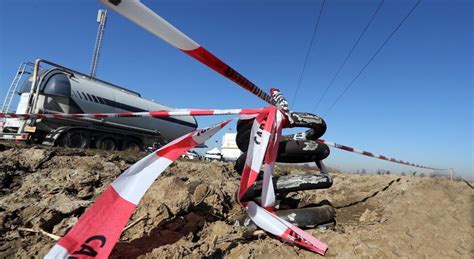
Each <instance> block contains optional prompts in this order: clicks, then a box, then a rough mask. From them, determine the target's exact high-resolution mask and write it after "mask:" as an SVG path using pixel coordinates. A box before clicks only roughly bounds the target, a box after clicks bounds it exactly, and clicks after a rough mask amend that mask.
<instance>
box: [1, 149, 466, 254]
mask: <svg viewBox="0 0 474 259" xmlns="http://www.w3.org/2000/svg"><path fill="white" fill-rule="evenodd" d="M143 155H144V154H140V153H137V154H130V153H124V152H115V153H107V152H100V151H93V150H73V149H59V148H41V147H11V146H10V147H8V146H7V148H6V150H4V151H0V257H1V258H19V257H22V258H23V257H25V258H26V257H42V256H43V255H45V254H46V253H47V252H48V251H49V249H50V248H51V247H52V246H53V245H54V244H55V241H54V240H52V239H51V238H49V237H47V236H45V235H43V234H41V233H31V232H25V231H21V230H19V228H33V229H42V230H44V231H46V232H49V233H52V234H55V235H59V236H63V235H65V234H66V233H67V231H68V230H69V229H70V228H71V227H72V226H73V225H74V223H76V222H77V220H78V218H79V217H80V216H81V214H82V213H83V212H84V211H85V210H86V209H87V208H88V207H89V206H90V205H91V203H92V202H93V201H94V199H95V198H96V197H97V196H98V195H100V193H101V192H102V191H104V190H105V188H106V187H107V186H108V185H109V184H110V183H111V182H112V181H113V180H114V179H115V178H116V177H117V176H118V175H120V174H121V173H122V172H123V171H124V170H125V169H127V168H128V167H129V166H130V165H132V164H133V163H134V162H136V161H138V160H139V159H140V158H141V157H143ZM301 170H306V169H293V170H291V172H287V173H301ZM279 171H280V172H282V171H285V170H282V168H280V170H279ZM331 176H332V177H333V180H334V184H333V186H332V187H331V188H330V189H327V190H314V191H305V192H297V193H293V194H291V198H293V199H295V200H298V201H299V206H300V207H302V206H305V205H307V204H314V203H319V202H321V201H327V202H330V203H331V204H332V205H333V206H334V207H335V208H336V212H337V217H336V222H337V224H336V227H335V228H334V229H309V230H308V232H310V233H311V234H313V235H314V236H315V237H317V238H318V239H321V240H322V241H324V242H325V243H327V244H329V250H328V253H327V254H326V257H338V258H349V257H351V258H352V257H357V258H361V257H372V258H392V257H410V258H413V257H415V258H417V257H424V258H473V257H474V250H473V243H474V242H473V241H474V228H473V225H474V222H473V218H472V215H473V212H474V211H473V206H472V205H473V197H474V190H472V189H471V188H469V187H468V186H467V185H466V184H465V183H463V182H456V181H454V182H451V181H448V180H445V179H438V178H426V177H425V178H420V177H413V176H396V175H377V176H362V175H350V174H343V173H331ZM238 185H239V175H238V174H237V173H236V172H234V170H233V165H232V164H231V163H225V162H202V161H178V162H175V163H173V164H172V165H171V166H170V167H169V168H168V169H166V171H165V172H164V173H163V174H162V175H161V176H160V177H159V178H158V179H157V180H156V181H155V183H154V184H153V185H152V186H151V188H150V189H149V190H148V192H147V193H146V195H145V196H144V198H143V199H142V201H141V202H140V204H139V206H138V208H137V210H136V211H135V213H134V214H133V216H132V217H131V219H130V221H129V223H131V222H135V223H136V224H135V225H133V226H131V227H130V228H128V229H127V230H126V231H124V233H123V234H122V236H121V238H120V241H119V242H118V243H117V245H116V246H115V248H114V250H113V252H112V255H111V257H112V258H181V257H191V258H202V257H211V258H220V257H227V258H269V257H271V258H294V257H302V258H305V257H308V258H309V257H318V255H316V254H314V253H312V252H309V251H306V250H304V249H300V248H298V247H294V246H291V245H288V244H283V243H282V242H280V241H279V240H277V239H275V238H273V237H271V236H268V235H258V236H252V235H249V234H248V233H246V232H247V231H248V230H246V229H243V228H241V227H239V226H235V225H234V222H235V220H236V219H238V218H239V217H241V215H242V214H244V212H243V211H242V209H241V208H240V206H239V205H238V204H237V203H236V202H235V200H234V194H235V191H236V190H237V188H238Z"/></svg>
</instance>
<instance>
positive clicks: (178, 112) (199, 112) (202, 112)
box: [0, 109, 262, 119]
mask: <svg viewBox="0 0 474 259" xmlns="http://www.w3.org/2000/svg"><path fill="white" fill-rule="evenodd" d="M261 111H262V109H213V110H210V109H175V110H163V111H151V112H120V113H43V114H16V113H0V118H18V119H43V118H55V119H64V118H117V117H170V116H209V115H236V114H240V115H245V114H258V113H259V112H261Z"/></svg>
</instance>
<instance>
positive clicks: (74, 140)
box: [62, 131, 90, 148]
mask: <svg viewBox="0 0 474 259" xmlns="http://www.w3.org/2000/svg"><path fill="white" fill-rule="evenodd" d="M89 145H90V139H89V136H87V134H86V133H84V132H82V131H69V132H66V133H65V134H64V136H63V139H62V146H65V147H69V148H88V147H89Z"/></svg>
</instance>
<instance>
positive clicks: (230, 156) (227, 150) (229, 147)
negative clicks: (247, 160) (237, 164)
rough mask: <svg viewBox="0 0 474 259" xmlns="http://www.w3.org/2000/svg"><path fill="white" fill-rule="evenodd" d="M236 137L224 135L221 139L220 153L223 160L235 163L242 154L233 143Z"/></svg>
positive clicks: (235, 134)
mask: <svg viewBox="0 0 474 259" xmlns="http://www.w3.org/2000/svg"><path fill="white" fill-rule="evenodd" d="M236 136H237V133H226V134H224V136H223V137H222V146H221V153H222V158H223V159H224V160H227V161H235V160H237V158H239V156H240V155H241V154H242V152H241V151H240V149H239V148H238V147H237V142H235V137H236Z"/></svg>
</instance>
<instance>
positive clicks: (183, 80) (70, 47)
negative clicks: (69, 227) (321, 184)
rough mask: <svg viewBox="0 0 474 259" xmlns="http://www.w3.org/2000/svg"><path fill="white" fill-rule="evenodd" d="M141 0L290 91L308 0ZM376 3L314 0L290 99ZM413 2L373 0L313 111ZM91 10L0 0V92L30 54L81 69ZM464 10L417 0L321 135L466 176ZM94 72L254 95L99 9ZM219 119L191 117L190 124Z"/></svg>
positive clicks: (468, 92)
mask: <svg viewBox="0 0 474 259" xmlns="http://www.w3.org/2000/svg"><path fill="white" fill-rule="evenodd" d="M144 2H145V4H147V5H148V6H149V7H150V8H152V9H153V10H155V11H156V12H157V13H159V14H160V15H161V16H162V17H164V18H165V19H167V20H168V21H170V22H171V23H172V24H174V25H175V26H176V27H178V28H179V29H181V30H182V31H183V32H185V33H186V34H187V35H189V36H190V37H191V38H193V39H194V40H195V41H197V42H198V43H200V44H201V45H203V46H204V47H205V48H207V49H208V50H210V51H211V52H213V53H214V54H215V55H217V56H218V57H220V58H221V59H222V60H224V61H225V62H227V63H228V64H229V65H231V66H232V67H234V68H235V69H236V70H238V71H239V72H241V73H242V74H243V75H245V76H246V77H247V78H248V79H250V80H251V81H253V82H254V83H256V84H257V85H258V86H260V87H261V88H262V89H265V90H268V89H269V88H270V87H278V88H280V89H281V90H282V91H283V93H284V94H286V96H287V97H288V99H290V100H291V99H292V97H293V95H294V92H295V89H296V85H297V83H298V78H299V74H300V73H301V69H302V66H303V61H304V59H305V55H306V52H307V49H308V45H309V42H310V39H311V33H312V30H313V26H314V21H315V18H316V16H317V14H318V13H319V8H320V6H321V3H322V1H316V0H314V1H289V0H287V1H283V0H281V1H158V0H156V1H144ZM378 3H379V1H376V0H373V1H372V0H370V1H369V0H367V1H348V0H346V1H342V0H334V1H330V0H328V1H326V6H325V8H324V11H323V13H322V16H321V20H320V24H319V26H320V27H319V30H318V34H317V39H316V42H314V45H313V49H312V52H311V53H310V56H309V59H308V63H307V67H306V71H305V73H304V76H303V80H302V84H301V88H300V90H299V93H298V96H297V98H296V101H295V102H294V103H292V104H290V105H291V107H292V108H293V109H294V110H296V111H311V110H312V108H313V107H314V104H315V101H316V100H317V99H318V98H319V97H320V96H321V94H322V92H323V90H324V89H325V87H326V86H327V85H328V83H329V81H330V80H331V78H332V77H333V76H334V74H335V73H336V71H337V68H338V67H339V66H340V64H341V63H342V61H343V59H344V57H345V55H346V54H347V53H348V51H349V50H350V48H351V47H352V45H353V44H354V42H355V40H356V39H357V37H358V36H359V34H360V33H361V32H362V29H363V27H364V26H365V24H366V23H367V21H368V19H369V18H370V16H371V15H372V13H373V11H374V10H375V8H376V7H377V5H378ZM414 3H415V0H410V1H408V0H404V1H398V0H386V1H385V3H384V5H383V6H382V9H381V10H380V12H379V13H378V15H377V16H376V17H375V20H374V22H373V24H372V25H371V27H370V28H369V30H368V31H367V33H366V35H365V37H364V38H363V39H362V40H361V42H360V44H359V46H358V48H357V49H356V50H355V51H354V54H353V55H352V57H351V59H350V60H349V61H348V63H347V65H346V66H345V68H344V69H343V70H342V72H341V73H340V75H339V77H338V78H337V80H336V81H335V83H334V85H333V86H332V88H331V90H330V91H329V93H328V95H327V96H326V97H325V99H324V100H323V102H322V103H321V105H320V107H319V108H318V110H316V113H321V114H325V112H326V110H327V109H328V108H329V106H330V104H331V103H332V102H333V101H334V100H335V98H336V97H337V96H338V95H339V94H340V93H341V91H342V89H344V87H345V86H346V85H347V83H348V82H349V81H350V80H351V79H352V78H353V77H354V76H355V75H356V74H357V72H358V71H359V70H360V68H361V67H362V66H363V65H364V64H365V62H367V61H368V59H369V58H370V57H371V55H372V54H373V53H374V52H375V51H376V49H377V48H378V47H379V46H380V44H381V43H382V42H383V41H384V40H385V38H386V37H387V36H388V35H389V34H390V32H391V31H392V30H393V28H394V27H395V26H396V25H397V24H398V22H399V21H400V20H401V19H402V17H403V16H404V15H405V14H406V13H407V12H408V11H409V9H410V8H411V6H413V4H414ZM99 8H103V6H102V5H101V4H99V3H98V2H95V1H59V0H58V1H27V0H3V1H1V2H0V44H1V45H0V68H1V69H0V96H1V98H3V96H4V95H5V94H6V90H7V88H8V85H9V83H10V81H11V80H12V78H13V75H14V73H15V71H16V69H17V67H18V65H19V63H20V62H23V61H27V60H34V59H36V58H39V57H41V58H44V59H48V60H51V61H53V62H56V63H59V64H63V65H64V66H67V67H71V68H73V69H75V70H79V71H83V72H88V71H89V66H90V60H91V57H92V50H93V47H94V41H95V36H96V30H97V24H96V21H95V19H96V13H97V9H99ZM472 19H473V18H472V1H469V0H451V1H448V0H445V1H441V0H424V1H422V2H421V4H420V5H419V6H418V8H417V9H416V10H415V11H414V13H413V14H412V16H410V17H409V18H408V19H407V21H406V23H405V24H404V25H403V26H402V27H401V28H400V30H399V31H398V32H397V33H396V34H395V35H394V37H393V38H392V39H391V41H390V42H389V43H388V44H387V45H386V46H385V48H384V49H383V50H382V51H381V52H380V54H379V55H378V56H377V57H376V58H375V60H374V61H373V63H372V64H371V65H369V66H368V67H367V69H366V70H365V71H364V73H363V74H362V75H361V76H360V77H359V78H358V80H357V81H356V82H355V84H354V85H353V87H352V88H351V89H350V90H349V91H348V92H347V93H346V95H345V96H344V97H343V98H342V99H341V100H340V102H339V103H338V104H337V105H336V106H335V108H334V109H333V110H331V111H330V112H329V113H328V114H327V115H326V116H325V117H324V118H325V120H326V122H327V124H328V131H327V133H326V135H325V136H324V138H325V139H327V140H330V141H334V142H337V143H341V144H345V145H349V146H353V147H356V148H360V149H365V150H368V151H372V152H375V153H381V154H384V155H388V156H392V157H395V158H399V159H402V160H408V161H410V162H415V163H420V164H426V165H430V166H433V167H443V168H445V167H448V168H449V167H453V168H454V170H455V172H457V173H459V174H462V175H464V176H468V177H471V178H472V174H473V164H472V161H473V158H474V157H473V140H472V139H473V126H474V125H473V116H472V115H473V114H472V113H473V101H472V97H473V81H472V74H473V66H472V60H473V55H472V54H473V53H472V45H473V42H472V34H473V28H472V26H473V20H472ZM97 76H98V77H99V78H102V79H104V80H107V81H110V82H113V83H116V84H119V85H122V86H124V87H128V88H130V89H133V90H136V91H139V92H140V93H142V95H143V96H145V97H147V98H149V99H154V100H157V101H158V102H161V103H163V104H165V105H168V106H172V107H179V108H254V107H262V106H264V105H265V103H264V102H263V101H261V100H259V99H258V98H256V97H253V96H252V95H250V94H249V93H248V92H246V91H244V90H242V89H239V88H238V87H237V86H236V85H234V84H233V83H232V82H230V81H229V80H227V79H225V78H223V77H221V76H220V75H218V74H216V73H215V72H214V71H212V70H210V69H208V68H206V67H204V66H203V65H202V64H200V63H198V62H196V61H195V60H193V59H192V58H190V57H188V56H186V55H184V54H183V53H181V52H180V51H178V50H176V49H174V48H173V47H171V46H169V45H167V44H166V43H165V42H163V41H162V40H160V39H158V38H156V37H154V36H153V35H151V34H149V33H147V32H145V31H144V30H142V29H141V28H139V27H137V26H136V25H134V24H132V23H131V22H129V21H128V20H125V19H124V18H123V17H121V16H119V15H118V14H116V13H113V12H109V17H108V23H107V28H106V33H105V39H104V42H103V51H102V53H101V59H100V63H99V68H98V73H97ZM222 119H224V118H215V117H209V118H202V119H199V122H200V126H202V127H204V126H207V125H209V124H211V123H215V122H218V121H219V120H222ZM230 127H231V128H232V127H235V124H232V125H231V126H230ZM221 136H222V134H220V135H218V136H217V137H216V138H215V139H216V140H220V138H221ZM214 143H215V140H212V141H211V142H210V145H211V146H213V145H214ZM327 162H328V164H329V165H330V166H333V167H337V168H341V169H350V170H354V171H355V170H357V169H362V168H366V169H368V170H376V169H388V170H392V171H396V172H401V171H405V172H410V171H413V170H414V169H413V168H410V167H406V166H401V165H396V164H391V163H388V162H384V161H378V160H375V159H371V158H366V157H363V156H359V155H356V154H351V153H346V152H344V151H339V150H335V149H332V153H331V156H330V157H329V158H328V159H327ZM418 171H420V170H418ZM421 171H423V170H421ZM423 172H425V173H429V171H423Z"/></svg>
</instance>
